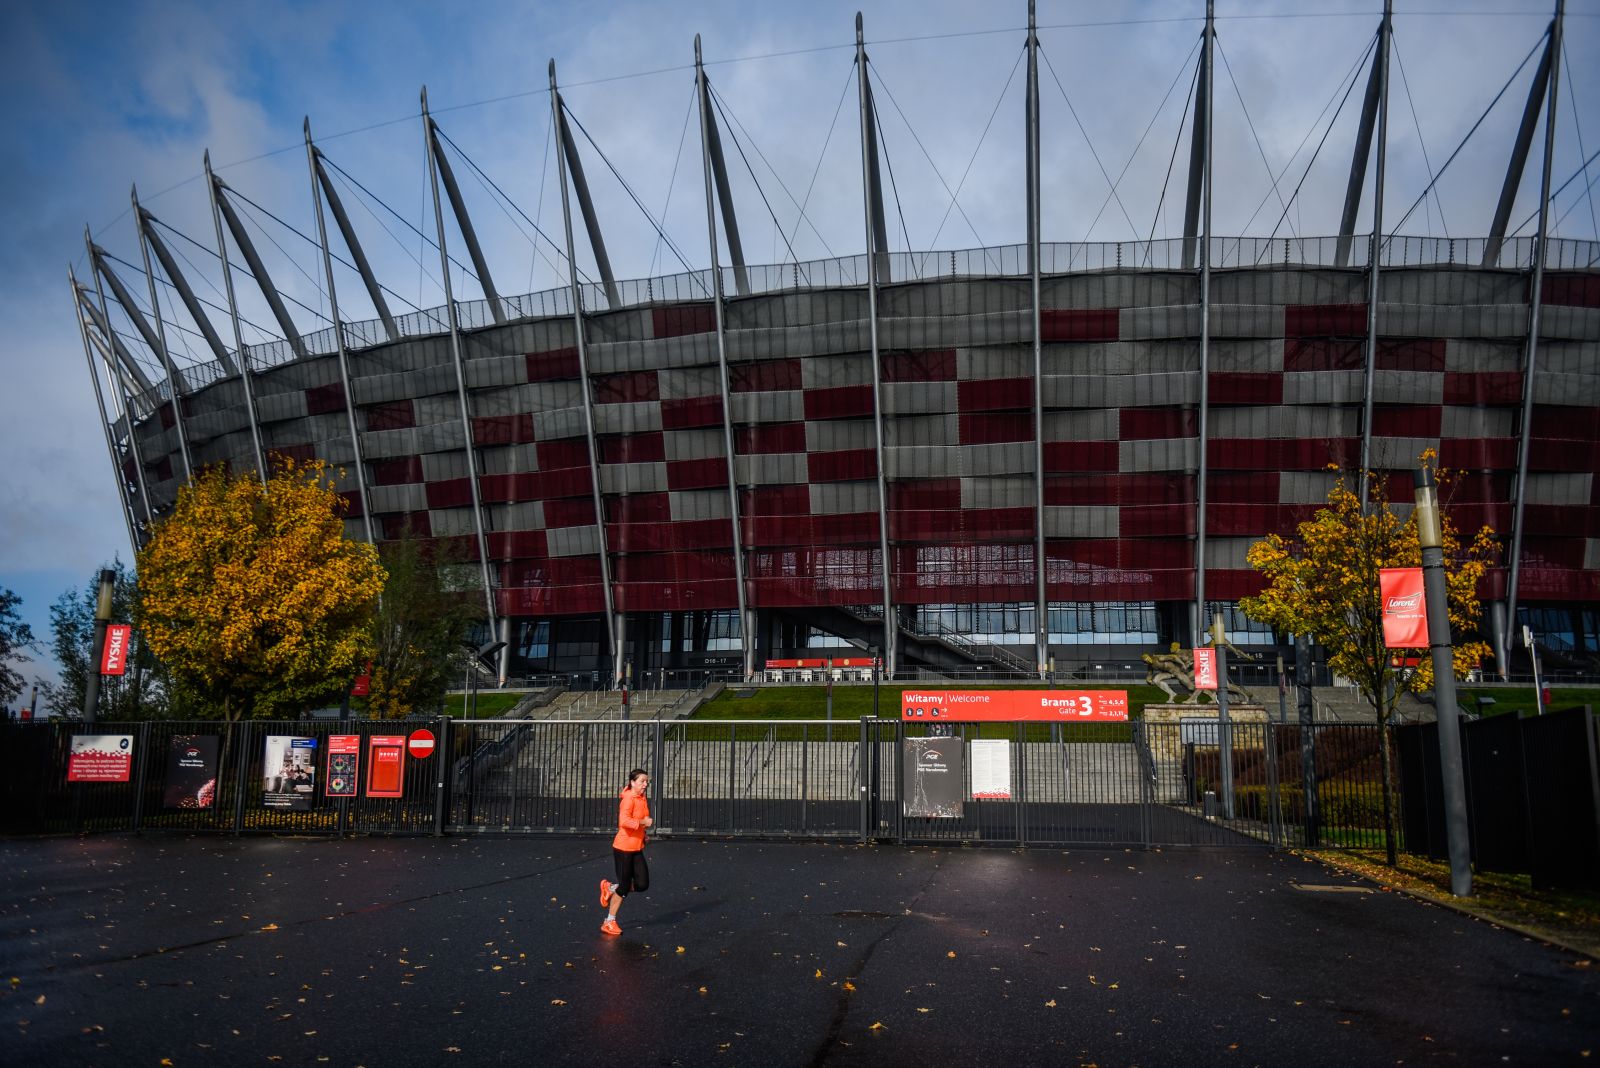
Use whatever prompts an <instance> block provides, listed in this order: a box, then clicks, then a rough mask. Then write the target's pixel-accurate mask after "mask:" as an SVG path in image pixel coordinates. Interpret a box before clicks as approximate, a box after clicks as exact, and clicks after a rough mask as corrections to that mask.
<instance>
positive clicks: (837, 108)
mask: <svg viewBox="0 0 1600 1068" xmlns="http://www.w3.org/2000/svg"><path fill="white" fill-rule="evenodd" d="M855 79H856V66H855V64H854V63H851V64H850V72H849V74H848V75H847V76H846V77H845V80H844V88H843V89H842V90H840V92H839V103H837V104H835V105H834V108H833V121H832V122H830V123H829V124H828V133H827V136H825V137H824V138H823V139H822V149H821V150H820V151H819V152H818V153H817V165H816V166H815V167H813V168H812V169H811V183H810V184H809V185H807V186H806V195H805V197H804V199H802V200H801V201H800V217H799V218H797V219H795V221H794V229H793V230H791V231H790V232H789V238H790V240H793V239H794V238H795V237H796V236H798V235H799V233H800V224H801V223H802V222H804V223H806V225H808V226H810V227H811V232H812V233H814V234H816V235H817V240H818V241H821V242H822V249H823V251H824V252H826V253H827V254H828V255H829V256H830V257H832V258H834V259H838V255H837V254H836V253H835V252H834V251H833V249H832V247H831V246H829V244H828V239H827V238H825V237H823V236H822V232H821V231H820V230H818V229H817V227H816V224H815V223H813V222H812V221H811V220H810V219H809V218H807V216H806V205H807V204H809V203H811V191H812V190H813V189H815V188H816V187H817V175H819V174H821V173H822V160H823V158H824V157H826V156H827V154H828V143H829V142H830V141H832V140H833V129H834V127H835V126H837V125H839V112H841V111H843V110H844V98H845V97H846V96H847V95H848V94H849V92H850V86H851V85H853V84H855ZM796 262H799V261H798V260H797V261H796Z"/></svg>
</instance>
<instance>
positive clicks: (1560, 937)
mask: <svg viewBox="0 0 1600 1068" xmlns="http://www.w3.org/2000/svg"><path fill="white" fill-rule="evenodd" d="M1304 855H1305V856H1308V857H1311V858H1313V859H1315V860H1318V861H1320V862H1322V863H1324V864H1327V865H1329V866H1330V867H1334V868H1340V869H1343V870H1345V871H1351V872H1355V873H1356V874H1358V875H1363V876H1365V877H1366V878H1368V879H1371V880H1372V881H1373V882H1375V883H1377V884H1378V885H1380V886H1383V887H1393V888H1394V889H1397V890H1402V891H1404V892H1406V893H1408V894H1413V895H1415V896H1417V897H1421V898H1424V899H1426V900H1429V901H1434V902H1437V903H1439V904H1441V905H1447V906H1449V907H1450V908H1454V909H1458V910H1460V911H1462V912H1466V913H1469V914H1471V915H1473V916H1477V917H1478V918H1479V919H1483V920H1488V921H1489V922H1490V923H1497V924H1500V925H1502V926H1504V927H1510V928H1512V929H1513V930H1517V931H1522V932H1523V933H1525V934H1528V935H1531V936H1533V937H1535V938H1539V939H1543V940H1546V941H1553V942H1556V943H1558V944H1560V945H1565V946H1569V947H1571V948H1573V949H1576V950H1578V951H1579V952H1582V953H1586V954H1588V955H1589V956H1591V957H1595V958H1600V893H1594V892H1592V891H1576V890H1536V889H1534V887H1533V884H1532V881H1531V880H1530V879H1529V877H1528V876H1526V875H1504V874H1500V873H1491V872H1478V873H1475V874H1474V875H1473V877H1472V896H1471V897H1468V898H1458V897H1455V896H1453V895H1452V894H1451V893H1450V865H1449V864H1448V863H1446V862H1444V861H1439V860H1429V859H1428V858H1426V857H1414V856H1411V855H1409V854H1406V853H1402V854H1400V861H1399V866H1398V867H1396V868H1390V867H1388V866H1387V865H1386V864H1385V863H1384V855H1383V850H1382V849H1381V848H1380V849H1357V850H1339V851H1328V850H1319V851H1307V852H1305V853H1304Z"/></svg>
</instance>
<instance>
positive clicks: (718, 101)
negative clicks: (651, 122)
mask: <svg viewBox="0 0 1600 1068" xmlns="http://www.w3.org/2000/svg"><path fill="white" fill-rule="evenodd" d="M706 85H707V87H708V88H709V87H710V85H711V83H710V81H709V80H708V81H707V82H706ZM711 103H712V104H713V105H715V106H716V109H717V114H719V115H721V116H722V125H723V126H725V127H728V139H729V140H730V141H732V142H733V147H734V148H736V149H738V150H739V158H740V159H741V160H743V161H744V169H745V170H746V171H747V172H749V175H750V181H752V182H754V183H755V187H756V192H757V193H759V194H761V203H762V205H763V206H764V207H765V208H766V209H767V215H768V216H769V217H770V218H771V219H772V225H773V226H776V227H777V228H778V234H779V236H782V235H783V224H782V223H780V222H778V214H777V212H775V211H773V210H772V203H771V202H770V201H768V200H767V191H766V190H765V189H763V188H761V180H760V179H759V178H757V177H756V172H755V168H754V167H752V166H750V157H749V156H746V155H745V154H744V145H743V144H741V143H740V141H739V138H738V137H737V136H736V135H735V134H734V131H733V127H732V126H730V125H729V123H728V115H727V112H726V111H724V110H723V106H722V97H721V96H720V95H719V94H718V93H717V91H716V90H715V89H712V90H711ZM743 128H744V127H742V126H741V127H740V129H741V130H742V129H743ZM685 129H687V127H685ZM756 151H757V152H758V153H759V152H760V149H756ZM762 162H764V163H765V162H766V159H765V157H763V158H762ZM770 166H771V164H768V167H769V168H770ZM785 192H787V190H785ZM789 199H790V200H793V199H794V198H793V197H790V198H789ZM783 243H784V247H786V248H788V250H789V258H790V259H795V254H794V248H793V246H791V245H790V244H789V240H788V238H784V242H783Z"/></svg>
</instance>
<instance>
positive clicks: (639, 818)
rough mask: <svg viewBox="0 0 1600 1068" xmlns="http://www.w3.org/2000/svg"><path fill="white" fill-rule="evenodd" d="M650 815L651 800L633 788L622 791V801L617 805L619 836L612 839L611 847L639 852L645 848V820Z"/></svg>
mask: <svg viewBox="0 0 1600 1068" xmlns="http://www.w3.org/2000/svg"><path fill="white" fill-rule="evenodd" d="M649 815H650V802H649V801H647V800H646V799H645V797H644V795H642V794H636V793H634V792H633V791H632V790H624V791H622V799H621V803H620V804H619V805H618V806H617V836H616V837H615V838H613V839H612V840H611V848H613V849H620V850H622V851H623V852H624V853H637V852H639V851H640V850H641V849H643V848H644V821H645V817H647V816H649Z"/></svg>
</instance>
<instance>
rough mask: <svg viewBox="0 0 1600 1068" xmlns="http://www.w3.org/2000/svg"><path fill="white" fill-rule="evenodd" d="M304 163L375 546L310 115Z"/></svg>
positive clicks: (364, 509) (366, 525) (359, 487)
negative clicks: (315, 214)
mask: <svg viewBox="0 0 1600 1068" xmlns="http://www.w3.org/2000/svg"><path fill="white" fill-rule="evenodd" d="M304 131H305V135H306V166H307V167H309V168H310V169H311V200H312V203H314V204H315V205H316V207H317V241H318V243H319V245H320V246H321V248H322V273H323V274H324V275H325V276H326V277H327V280H328V310H329V313H330V314H331V315H332V317H333V337H334V342H335V344H336V345H337V348H338V354H339V385H340V387H341V388H342V389H343V390H344V414H345V418H346V421H347V424H348V426H349V428H350V448H351V449H352V450H354V456H355V469H356V491H357V493H359V494H360V496H361V523H362V528H363V529H364V530H365V531H366V532H367V544H368V545H375V544H377V540H376V539H375V538H374V537H373V536H372V502H371V501H370V500H369V499H368V497H367V465H366V461H365V458H364V457H363V456H362V455H361V433H360V431H359V430H357V429H356V398H355V394H354V393H353V392H352V391H351V389H350V355H349V353H348V352H347V351H346V349H345V345H344V324H343V323H342V322H340V321H339V292H338V289H337V288H336V287H335V286H334V284H333V253H331V252H329V251H328V223H327V220H326V219H325V218H324V217H323V214H322V197H321V196H320V195H319V193H318V191H317V147H316V146H315V145H313V144H312V143H311V118H310V116H307V117H306V119H305V125H304Z"/></svg>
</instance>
